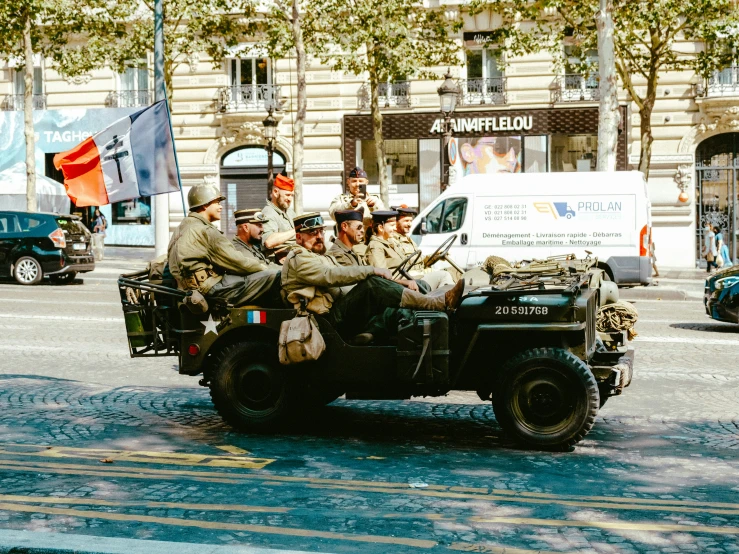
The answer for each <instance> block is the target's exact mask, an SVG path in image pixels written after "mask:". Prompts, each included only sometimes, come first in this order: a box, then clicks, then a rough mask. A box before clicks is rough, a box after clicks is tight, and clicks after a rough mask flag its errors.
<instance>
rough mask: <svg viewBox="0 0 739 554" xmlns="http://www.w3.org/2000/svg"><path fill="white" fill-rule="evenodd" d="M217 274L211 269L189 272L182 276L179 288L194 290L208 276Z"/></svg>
mask: <svg viewBox="0 0 739 554" xmlns="http://www.w3.org/2000/svg"><path fill="white" fill-rule="evenodd" d="M215 275H217V273H216V272H215V271H213V270H212V269H198V270H197V271H194V272H193V273H192V274H190V275H189V276H188V277H184V278H183V279H182V282H181V288H182V289H184V290H196V289H199V288H200V285H202V284H203V283H204V282H205V281H206V279H208V277H213V276H215Z"/></svg>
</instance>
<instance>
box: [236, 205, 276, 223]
mask: <svg viewBox="0 0 739 554" xmlns="http://www.w3.org/2000/svg"><path fill="white" fill-rule="evenodd" d="M234 219H235V220H236V225H241V224H243V223H266V222H267V221H269V219H267V217H266V216H265V215H264V214H263V213H262V210H260V209H257V208H251V209H248V210H236V211H235V212H234Z"/></svg>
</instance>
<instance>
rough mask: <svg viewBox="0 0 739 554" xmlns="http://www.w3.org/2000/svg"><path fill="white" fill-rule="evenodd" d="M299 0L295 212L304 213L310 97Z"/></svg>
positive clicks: (295, 15)
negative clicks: (305, 162)
mask: <svg viewBox="0 0 739 554" xmlns="http://www.w3.org/2000/svg"><path fill="white" fill-rule="evenodd" d="M299 8H300V6H299V0H292V11H293V13H292V33H293V42H294V43H295V54H296V56H295V60H296V69H297V72H298V110H297V116H296V118H295V123H294V124H293V179H294V180H295V199H294V204H295V213H298V214H300V213H303V151H304V146H305V116H306V111H307V109H308V98H307V95H306V86H305V65H306V54H305V45H304V44H303V29H302V28H301V26H300V25H301V21H300V10H299Z"/></svg>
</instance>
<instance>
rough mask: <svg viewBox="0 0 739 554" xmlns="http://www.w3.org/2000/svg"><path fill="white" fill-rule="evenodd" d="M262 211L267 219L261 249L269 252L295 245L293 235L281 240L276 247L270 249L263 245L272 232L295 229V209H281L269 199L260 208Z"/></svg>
mask: <svg viewBox="0 0 739 554" xmlns="http://www.w3.org/2000/svg"><path fill="white" fill-rule="evenodd" d="M262 213H263V214H264V217H266V218H267V221H265V222H264V235H262V251H263V252H266V253H268V254H269V253H272V252H274V251H275V250H278V249H280V248H283V247H285V246H295V237H293V238H291V239H288V240H286V241H285V242H283V243H282V244H281V245H279V246H278V247H277V248H273V249H271V250H270V249H268V248H265V247H264V243H265V242H266V240H267V238H269V236H270V235H271V234H272V233H284V232H285V231H294V230H295V224H294V223H293V218H294V217H295V215H296V214H295V210H293V209H292V208H288V209H287V211H283V210H281V209H280V208H278V207H277V206H275V205H274V204H273V203H272V202H271V201H270V202H267V205H266V206H265V207H264V208H262Z"/></svg>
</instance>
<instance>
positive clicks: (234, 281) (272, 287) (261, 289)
mask: <svg viewBox="0 0 739 554" xmlns="http://www.w3.org/2000/svg"><path fill="white" fill-rule="evenodd" d="M280 291H281V286H280V272H279V271H271V270H267V271H259V272H257V273H252V274H251V275H228V274H226V275H224V276H223V279H221V281H220V282H218V283H216V284H215V285H213V288H211V289H210V290H209V291H208V293H207V294H206V297H208V296H214V297H217V298H222V299H224V300H226V301H227V302H228V303H229V304H233V305H234V306H246V305H248V304H253V305H255V306H261V307H262V308H284V307H285V304H284V303H283V302H282V296H281V294H280Z"/></svg>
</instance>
